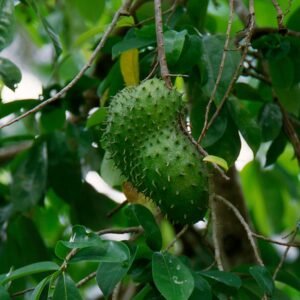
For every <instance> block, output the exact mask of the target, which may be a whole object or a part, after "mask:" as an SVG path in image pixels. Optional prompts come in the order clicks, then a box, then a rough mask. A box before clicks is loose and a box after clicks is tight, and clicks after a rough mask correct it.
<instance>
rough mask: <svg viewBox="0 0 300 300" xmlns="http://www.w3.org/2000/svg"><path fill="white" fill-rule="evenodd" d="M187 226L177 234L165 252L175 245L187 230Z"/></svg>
mask: <svg viewBox="0 0 300 300" xmlns="http://www.w3.org/2000/svg"><path fill="white" fill-rule="evenodd" d="M188 228H189V225H185V226H184V227H183V228H182V229H181V230H180V231H179V232H178V233H177V234H176V237H175V238H174V240H173V241H172V242H171V243H170V244H169V245H168V246H167V247H166V249H165V251H169V250H170V249H171V248H172V247H173V246H174V245H175V243H176V242H177V241H178V240H179V239H180V237H181V236H182V235H183V234H184V233H185V232H186V231H187V230H188Z"/></svg>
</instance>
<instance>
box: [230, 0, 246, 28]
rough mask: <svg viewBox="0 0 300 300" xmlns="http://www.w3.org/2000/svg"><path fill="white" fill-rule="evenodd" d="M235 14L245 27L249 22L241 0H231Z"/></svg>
mask: <svg viewBox="0 0 300 300" xmlns="http://www.w3.org/2000/svg"><path fill="white" fill-rule="evenodd" d="M233 2H234V8H235V12H236V14H237V15H238V17H239V19H240V20H241V21H242V23H243V24H244V25H245V26H246V25H247V24H248V21H249V10H248V8H247V7H246V6H245V4H244V3H243V2H242V1H241V0H233Z"/></svg>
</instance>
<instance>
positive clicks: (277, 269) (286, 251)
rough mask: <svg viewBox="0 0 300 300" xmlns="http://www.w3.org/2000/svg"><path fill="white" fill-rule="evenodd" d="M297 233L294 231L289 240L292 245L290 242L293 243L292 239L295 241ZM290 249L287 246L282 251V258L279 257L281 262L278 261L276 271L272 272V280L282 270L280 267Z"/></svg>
mask: <svg viewBox="0 0 300 300" xmlns="http://www.w3.org/2000/svg"><path fill="white" fill-rule="evenodd" d="M297 233H298V230H297V229H296V230H295V231H294V233H293V235H292V237H291V239H290V243H292V242H293V241H294V239H295V237H296V235H297ZM290 248H291V246H290V245H288V246H287V247H286V249H285V251H284V253H283V255H282V257H281V260H280V262H279V264H278V266H277V268H276V270H275V271H274V274H273V280H275V279H276V276H277V274H278V272H279V271H280V269H281V268H282V265H283V263H284V261H285V259H286V257H287V255H288V252H289V250H290Z"/></svg>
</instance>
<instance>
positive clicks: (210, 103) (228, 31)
mask: <svg viewBox="0 0 300 300" xmlns="http://www.w3.org/2000/svg"><path fill="white" fill-rule="evenodd" d="M229 5H230V12H229V19H228V24H227V29H226V40H225V44H224V50H223V54H222V58H221V62H220V66H219V71H218V75H217V79H216V83H215V85H214V88H213V90H212V93H211V95H210V98H209V101H208V103H207V106H206V111H205V118H204V124H203V128H202V131H201V133H200V136H199V138H198V140H197V142H198V144H200V142H201V141H202V139H203V137H204V136H205V134H206V132H207V124H208V118H209V113H210V108H211V105H212V103H213V101H214V100H215V96H216V92H217V90H218V86H219V84H220V82H221V78H222V74H223V69H224V65H225V60H226V55H227V50H228V46H229V42H230V32H231V27H232V20H233V11H234V3H233V0H230V1H229Z"/></svg>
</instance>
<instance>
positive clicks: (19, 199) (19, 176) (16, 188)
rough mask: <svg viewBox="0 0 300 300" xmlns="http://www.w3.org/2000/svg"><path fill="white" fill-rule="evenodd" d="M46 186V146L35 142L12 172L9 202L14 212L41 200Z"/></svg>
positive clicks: (23, 209)
mask: <svg viewBox="0 0 300 300" xmlns="http://www.w3.org/2000/svg"><path fill="white" fill-rule="evenodd" d="M46 184H47V151H46V145H45V143H42V142H39V141H38V142H37V143H36V144H35V145H34V146H33V147H32V148H30V150H29V151H28V152H27V155H26V156H25V158H23V159H22V160H21V161H20V163H19V164H18V165H17V168H16V169H15V170H13V174H12V183H11V187H10V188H11V189H10V191H11V201H12V203H13V205H14V208H15V210H17V211H25V210H27V209H29V208H30V207H32V206H34V205H35V204H37V203H38V201H39V200H41V198H42V196H43V195H44V193H45V189H46Z"/></svg>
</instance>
